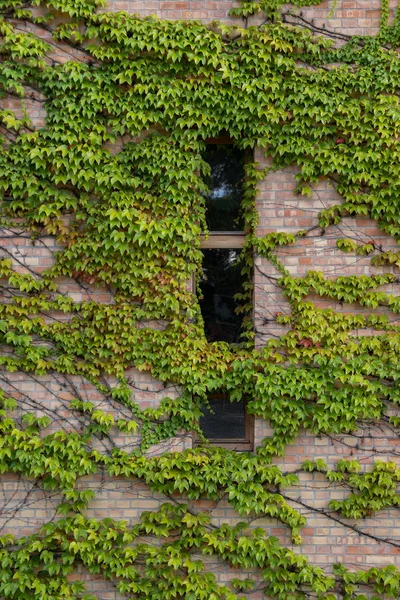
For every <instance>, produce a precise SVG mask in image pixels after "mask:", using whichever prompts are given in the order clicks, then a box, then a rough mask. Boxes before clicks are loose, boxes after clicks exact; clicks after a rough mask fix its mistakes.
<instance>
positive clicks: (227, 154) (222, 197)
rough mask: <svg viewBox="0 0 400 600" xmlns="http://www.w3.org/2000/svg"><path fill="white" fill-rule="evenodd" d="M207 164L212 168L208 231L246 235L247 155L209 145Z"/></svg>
mask: <svg viewBox="0 0 400 600" xmlns="http://www.w3.org/2000/svg"><path fill="white" fill-rule="evenodd" d="M204 160H205V161H206V162H208V163H209V164H210V166H211V176H210V177H209V178H208V179H207V180H206V184H207V185H208V187H209V192H208V194H207V196H206V220H207V227H208V229H209V231H243V228H244V226H243V219H242V218H241V216H240V205H241V202H242V198H243V180H244V152H243V151H242V150H238V149H237V148H234V147H233V146H230V145H225V146H217V145H215V144H208V145H207V149H206V152H205V155H204Z"/></svg>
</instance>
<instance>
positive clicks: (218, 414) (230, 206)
mask: <svg viewBox="0 0 400 600" xmlns="http://www.w3.org/2000/svg"><path fill="white" fill-rule="evenodd" d="M204 159H205V160H206V161H207V162H208V163H209V165H210V167H211V174H210V176H209V178H208V180H207V181H206V183H207V186H208V189H209V191H208V194H207V196H206V221H207V226H208V230H209V236H208V237H207V238H205V237H203V238H202V244H201V247H202V252H203V276H202V279H201V281H200V282H199V288H200V291H201V297H200V308H201V312H202V316H203V320H204V328H205V334H206V337H207V340H208V341H209V342H216V341H224V342H228V343H238V342H239V339H240V332H241V327H242V322H243V316H244V315H243V313H238V312H237V311H236V308H237V307H238V303H237V301H236V300H235V295H236V294H238V293H240V292H242V289H243V288H242V286H243V283H244V281H243V277H242V275H241V270H242V265H241V264H240V261H239V256H240V252H241V249H242V248H243V245H244V241H245V234H244V222H243V217H242V211H241V205H242V200H243V189H244V188H243V184H244V178H245V152H244V151H242V150H240V149H238V148H236V147H234V146H233V144H232V143H223V144H221V143H219V141H218V140H216V143H209V144H207V147H206V152H205V155H204ZM208 401H209V409H206V410H205V411H204V414H203V416H202V417H201V419H200V427H201V429H202V431H203V433H204V435H205V437H207V438H208V440H209V441H210V443H212V444H215V445H218V446H224V447H228V448H231V449H234V450H252V437H253V421H252V418H251V417H250V416H249V415H247V414H246V406H245V401H240V402H230V401H229V398H228V395H227V394H226V393H224V392H221V393H219V394H213V395H211V396H210V397H209V398H208Z"/></svg>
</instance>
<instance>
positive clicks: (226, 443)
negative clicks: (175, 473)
mask: <svg viewBox="0 0 400 600" xmlns="http://www.w3.org/2000/svg"><path fill="white" fill-rule="evenodd" d="M218 398H220V399H221V400H223V399H226V400H227V401H228V402H229V396H228V394H212V395H210V398H209V399H210V400H216V399H218ZM246 404H247V402H246V401H244V438H207V441H208V443H209V444H210V446H219V447H220V448H226V449H227V450H234V451H236V452H252V451H253V450H254V417H253V415H249V413H248V412H247V410H246ZM199 444H200V441H199V438H198V437H197V435H195V437H194V446H195V447H196V446H198V445H199Z"/></svg>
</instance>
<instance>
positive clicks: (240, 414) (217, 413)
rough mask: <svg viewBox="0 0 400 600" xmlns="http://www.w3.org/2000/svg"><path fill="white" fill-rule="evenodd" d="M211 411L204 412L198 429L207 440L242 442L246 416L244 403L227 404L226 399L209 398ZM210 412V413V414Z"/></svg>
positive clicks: (244, 433)
mask: <svg viewBox="0 0 400 600" xmlns="http://www.w3.org/2000/svg"><path fill="white" fill-rule="evenodd" d="M209 404H210V408H211V410H205V411H204V416H203V417H201V418H200V427H201V429H202V431H203V433H204V435H205V437H206V438H208V439H209V440H229V439H235V440H244V439H245V437H246V424H245V421H246V416H245V408H244V402H243V401H241V402H233V403H231V402H229V400H228V399H227V398H223V397H222V398H221V397H218V398H209ZM211 411H212V412H211Z"/></svg>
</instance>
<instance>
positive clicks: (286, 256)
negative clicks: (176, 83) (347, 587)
mask: <svg viewBox="0 0 400 600" xmlns="http://www.w3.org/2000/svg"><path fill="white" fill-rule="evenodd" d="M232 5H233V3H232V2H230V1H227V0H220V1H209V0H186V1H183V0H182V1H172V0H131V1H129V0H126V1H119V0H112V1H110V2H109V6H108V8H109V9H111V10H126V11H128V12H136V13H138V14H139V15H141V16H146V15H149V14H156V15H158V16H159V17H161V18H164V19H181V18H183V19H201V20H203V21H205V22H208V21H211V20H213V19H220V20H223V21H225V22H231V23H234V22H235V23H236V22H237V21H236V20H235V21H234V20H233V19H232V18H230V17H229V16H228V11H229V9H230V8H231V6H232ZM301 13H302V14H301V18H304V19H306V20H309V21H311V20H314V24H316V25H318V26H321V27H322V24H323V23H326V27H327V28H329V29H331V30H333V31H338V32H341V33H344V34H346V33H351V34H354V33H362V34H366V33H374V32H375V31H376V28H377V26H378V22H379V16H380V11H379V2H378V1H377V0H338V2H337V4H336V6H335V5H334V4H333V2H332V0H330V1H329V2H324V3H323V4H321V5H320V6H318V7H316V8H306V9H303V10H302V11H301ZM299 15H300V11H299ZM391 18H393V8H391ZM63 56H64V59H66V57H65V55H63V54H62V53H61V54H60V57H61V58H62V57H63ZM9 105H10V106H11V107H13V108H17V107H16V104H15V103H14V102H13V101H9ZM28 108H29V109H30V112H31V115H32V116H33V118H34V120H35V123H36V125H37V126H38V127H40V126H41V125H42V124H43V119H44V113H43V110H42V109H41V107H40V105H39V106H38V104H37V103H35V102H32V104H31V106H28ZM256 158H257V160H259V161H260V163H261V164H262V165H263V166H264V165H265V164H266V159H265V158H264V157H263V155H262V153H261V152H260V151H257V154H256ZM295 173H296V169H295V168H291V169H287V170H285V171H281V172H277V173H270V174H269V175H268V177H266V179H265V180H264V181H262V182H261V183H260V185H259V195H258V200H257V203H258V210H259V217H260V220H259V229H258V233H259V235H260V236H261V235H265V234H266V233H269V232H271V231H286V232H296V231H298V230H299V229H310V233H309V235H307V236H306V237H305V238H302V239H301V240H300V241H299V242H298V243H296V244H293V245H291V246H287V247H284V248H282V249H281V250H280V251H279V257H280V259H281V260H282V262H283V264H284V265H285V266H286V267H287V268H288V270H289V271H290V273H291V274H293V275H296V276H303V275H304V274H305V273H307V271H308V270H309V269H314V270H320V271H323V273H324V274H325V275H326V276H329V277H337V276H338V275H346V274H348V275H351V274H366V275H370V274H374V273H377V272H385V271H386V272H387V270H388V268H374V267H372V266H371V265H370V257H360V256H355V255H351V254H344V253H343V252H341V251H339V250H338V249H337V248H336V240H337V239H338V238H342V237H350V238H352V239H356V240H358V241H359V242H361V243H368V242H369V241H370V240H371V239H373V240H375V241H376V242H378V243H379V244H380V245H381V246H382V247H383V248H384V249H385V250H389V249H393V248H394V247H396V243H395V241H394V240H393V239H392V238H390V237H389V236H387V235H384V234H383V233H382V232H380V231H379V229H378V228H377V226H376V224H375V223H374V222H370V221H369V220H367V219H345V220H344V221H343V222H342V223H341V224H340V225H339V226H337V227H331V228H329V230H328V231H327V232H326V234H325V235H324V236H321V235H320V233H319V231H318V230H317V229H313V227H314V226H316V225H317V223H318V220H317V217H318V212H319V211H320V210H321V209H323V208H327V207H329V206H331V205H333V204H335V203H337V202H338V196H337V194H336V192H335V190H334V189H333V188H332V187H331V185H330V184H329V182H327V181H321V182H319V184H318V185H316V186H315V187H314V189H313V194H312V196H311V197H310V198H305V197H302V196H298V195H295V193H294V187H295V184H294V175H295ZM0 247H2V249H3V253H4V254H5V255H6V256H9V257H12V258H13V260H14V262H15V265H16V268H17V269H18V270H20V271H22V272H24V271H26V270H29V269H31V270H33V271H37V272H40V271H42V270H43V269H45V268H48V267H49V266H50V265H51V264H52V262H53V260H54V252H55V251H56V250H57V247H56V246H55V243H54V240H53V239H52V238H50V237H49V238H44V239H40V240H39V241H36V242H35V244H33V243H32V241H31V240H30V239H29V238H27V237H22V236H21V235H20V232H16V231H9V230H4V231H3V232H2V235H1V236H0ZM254 277H255V297H254V303H255V323H256V328H257V331H258V339H257V343H258V345H260V346H262V345H263V343H265V341H266V340H267V339H268V338H270V337H271V336H277V335H280V334H282V333H284V331H285V328H284V327H283V326H279V325H278V324H277V323H276V321H275V317H276V313H277V312H281V313H283V314H286V313H289V306H288V304H287V302H286V301H285V299H284V298H283V296H282V292H281V289H280V288H279V287H278V286H277V285H276V277H277V273H276V270H275V268H274V267H273V266H272V265H271V264H270V263H269V262H268V261H266V260H265V259H262V258H257V259H256V270H255V275H254ZM60 283H61V284H62V290H63V291H64V292H65V293H67V294H69V295H70V296H71V297H73V298H74V299H75V300H84V299H93V300H96V301H99V302H108V301H110V295H109V293H108V292H107V291H106V290H98V289H90V287H89V288H88V287H87V286H86V287H85V289H83V288H82V287H80V286H79V285H77V284H76V282H73V281H70V280H63V281H62V282H60ZM387 291H390V292H391V293H394V294H398V293H399V292H400V286H398V285H393V286H392V287H390V288H389V287H388V288H387ZM315 300H316V301H317V304H318V305H319V306H322V307H327V306H331V307H332V308H334V309H335V310H338V311H344V312H355V311H361V308H360V307H358V306H353V305H349V306H347V305H343V304H338V303H328V302H327V301H326V300H323V299H315ZM381 310H382V309H378V310H377V311H376V312H380V311H381ZM392 317H393V320H396V318H397V317H395V316H394V315H392ZM397 319H398V318H397ZM364 333H365V332H362V331H358V332H355V335H363V334H364ZM130 376H131V380H132V392H133V397H134V398H135V400H136V401H138V402H139V404H140V405H141V406H142V408H146V407H149V406H152V407H155V406H157V404H158V403H159V401H160V400H161V398H162V397H164V396H167V395H169V396H171V395H173V394H176V393H178V390H174V389H168V388H167V389H165V388H164V386H163V385H162V383H161V382H157V381H155V380H154V379H152V378H151V377H150V376H149V375H148V374H146V373H139V372H137V371H135V370H133V369H132V372H131V373H130ZM73 383H74V385H75V386H76V387H77V388H78V389H79V391H80V392H81V394H82V395H83V396H84V397H85V398H86V399H88V400H91V401H93V402H95V403H99V404H101V402H102V398H101V397H99V396H98V395H96V394H97V392H96V390H94V389H93V388H92V386H90V385H88V384H87V382H85V381H83V380H75V381H74V382H73ZM9 385H10V386H11V387H10V389H12V391H13V394H14V395H15V394H16V393H17V394H19V399H20V402H21V406H22V407H24V408H27V407H28V406H29V402H30V403H31V404H32V402H33V404H34V409H35V410H37V411H38V412H39V413H40V412H41V411H42V413H43V414H45V412H46V408H48V407H49V406H50V407H51V408H53V409H54V408H55V409H56V410H57V411H58V415H59V421H58V422H57V423H56V426H57V427H62V428H64V429H66V430H69V429H71V428H73V427H78V426H79V423H78V422H77V421H76V420H75V418H73V417H72V415H71V413H70V412H69V410H68V401H69V400H70V399H71V398H72V397H74V395H73V391H72V390H71V387H70V384H69V383H68V382H66V381H64V380H63V379H62V378H59V379H58V380H57V379H52V380H51V381H49V380H46V379H45V378H28V377H27V376H22V375H21V374H15V375H13V377H12V378H11V383H10V384H9ZM31 410H32V408H31ZM107 410H109V411H110V412H112V411H116V414H117V412H118V410H119V409H117V408H116V407H107ZM122 416H123V415H122ZM268 434H270V428H269V426H268V424H267V423H265V422H263V421H261V420H260V419H256V421H255V440H256V444H257V443H260V442H261V440H262V439H263V437H265V436H266V435H268ZM358 436H359V437H358V438H356V437H354V436H345V435H338V436H332V437H328V436H324V435H321V436H314V435H310V433H309V432H303V433H302V434H301V435H300V437H299V438H298V440H297V441H296V443H295V444H293V445H292V446H290V447H289V448H288V449H287V452H286V457H285V459H284V460H276V461H275V462H276V463H277V464H279V465H280V466H282V468H283V469H284V470H288V471H290V470H294V469H297V468H298V467H299V465H300V464H301V463H302V462H303V461H304V460H306V459H315V458H325V459H326V461H327V463H328V465H329V466H331V467H334V465H335V464H336V462H337V461H338V460H339V459H341V458H352V459H353V458H357V459H359V460H360V461H361V463H362V465H363V468H365V469H367V468H370V467H371V465H372V463H373V462H374V461H375V460H376V459H377V458H379V459H380V460H396V456H395V453H396V450H397V452H398V450H399V445H400V441H399V439H398V438H396V437H395V435H394V433H393V432H392V431H391V430H390V429H382V428H380V429H379V430H378V429H375V428H373V427H371V426H365V427H364V428H363V429H361V430H360V431H359V432H358ZM114 441H115V442H116V443H117V444H118V445H120V446H121V447H125V445H126V444H128V443H129V444H133V445H134V444H135V443H136V442H135V440H132V439H130V440H127V439H125V438H119V439H118V438H115V440H114ZM190 444H191V439H190V438H188V437H185V436H181V437H180V436H178V437H177V438H175V439H174V440H173V441H172V442H171V445H170V449H174V450H180V449H183V448H185V447H190ZM166 449H167V448H166V446H165V445H161V446H160V447H155V448H151V449H150V451H149V453H150V454H156V453H160V452H162V451H164V450H166ZM397 460H398V459H397ZM81 483H82V485H85V486H89V487H93V488H96V489H98V490H99V493H98V495H97V497H96V499H95V500H94V501H93V502H92V503H91V506H90V509H89V510H88V511H87V512H88V515H89V516H93V517H96V518H103V517H105V516H110V517H114V518H116V519H127V520H128V521H131V522H134V521H135V520H136V519H137V518H138V516H139V515H140V513H141V512H142V511H143V510H149V509H157V508H158V507H159V505H160V503H162V502H164V501H165V500H166V498H165V497H163V496H162V495H161V494H159V495H156V494H152V493H151V492H150V491H149V489H148V488H147V487H146V486H144V485H143V483H141V482H138V481H127V480H122V479H118V478H109V477H106V476H100V475H99V476H96V477H94V476H93V477H91V478H86V479H85V480H84V481H82V482H81ZM287 495H288V496H290V497H291V498H292V502H293V506H295V507H296V508H297V509H298V510H300V512H302V513H304V514H305V515H306V516H307V520H308V524H307V526H306V527H305V528H304V530H303V537H304V543H303V545H302V546H300V547H298V548H295V551H296V552H300V553H304V554H305V555H307V556H308V557H309V558H310V560H311V562H312V563H314V564H318V565H320V566H322V567H327V568H329V567H330V566H331V565H332V563H334V562H340V561H343V562H345V563H346V565H347V566H349V567H350V568H351V567H356V566H363V567H369V566H372V565H377V566H380V565H384V564H391V563H394V564H397V565H398V566H399V567H400V549H399V548H396V547H395V546H393V545H390V544H381V543H378V542H376V541H375V540H374V539H372V538H368V537H365V536H359V535H358V534H356V533H355V532H354V531H353V530H352V529H351V528H349V527H347V526H346V523H348V524H349V525H352V524H353V522H352V521H350V520H348V521H346V520H345V519H341V522H333V521H332V520H330V519H328V518H327V517H325V516H324V515H322V514H320V513H319V512H318V511H319V509H321V508H326V507H327V505H328V502H329V500H330V499H333V498H335V499H336V498H337V499H339V498H343V497H344V492H343V491H342V490H341V489H340V488H338V487H337V486H336V487H335V486H334V485H328V484H327V481H326V479H325V478H324V477H323V476H321V475H319V474H302V475H301V484H300V486H299V487H297V488H295V489H293V490H289V491H288V492H287ZM299 497H301V500H302V501H303V502H304V503H305V504H306V505H307V506H301V505H299V504H298V502H297V499H298V498H299ZM26 499H28V501H27V502H26V501H25V500H26ZM58 500H59V498H58V496H57V495H55V496H54V497H51V496H49V495H45V494H44V493H43V492H42V491H41V490H38V489H36V488H35V486H34V485H33V482H29V481H25V480H23V479H22V478H19V477H16V476H12V475H5V476H3V477H2V482H1V484H0V509H1V512H0V526H1V527H2V528H3V531H4V532H6V531H10V532H13V533H18V534H19V535H24V534H26V533H29V532H32V531H35V530H37V528H38V526H39V525H41V524H43V523H45V522H47V521H49V520H50V519H52V518H54V515H55V509H56V504H57V501H58ZM197 508H198V509H202V510H208V511H209V512H210V515H211V517H212V521H213V522H214V523H215V524H217V525H218V524H221V523H223V522H234V521H235V520H237V515H236V514H235V513H234V512H233V511H232V509H231V508H230V507H229V505H228V504H226V503H219V504H218V505H215V504H214V503H210V502H208V501H200V502H199V503H198V505H197ZM241 520H242V519H241ZM254 524H255V525H257V526H262V527H264V528H265V530H266V531H267V533H268V534H271V535H275V536H277V537H278V538H279V539H280V540H281V542H282V543H283V544H285V545H286V546H288V547H292V546H291V542H290V536H289V531H288V529H287V528H285V527H284V526H282V525H281V524H280V523H278V522H273V521H272V520H259V521H256V522H255V523H254ZM357 524H358V526H359V528H360V529H361V530H362V531H364V532H366V533H368V534H371V535H372V536H374V535H375V536H378V537H386V536H388V535H390V537H391V538H392V539H397V540H398V542H399V544H400V524H399V521H398V518H397V515H396V514H395V511H386V512H380V513H379V515H378V516H375V517H371V518H367V519H365V520H360V521H358V522H357ZM209 568H210V569H213V570H214V571H215V572H216V574H217V577H218V578H219V580H220V581H221V582H223V581H226V580H227V579H229V578H231V577H232V576H234V575H235V574H234V573H232V571H231V570H230V569H229V568H228V567H226V566H224V565H220V564H219V565H217V564H210V565H209ZM90 587H91V589H92V590H93V591H94V592H96V593H97V594H98V597H99V598H100V599H101V600H107V599H110V600H111V599H112V600H117V599H118V598H119V596H118V595H117V594H116V592H115V590H114V589H113V587H112V586H111V585H110V584H105V583H104V582H103V581H101V580H99V579H96V578H94V579H93V578H92V579H91V583H90ZM249 597H251V598H253V599H254V600H257V597H256V596H255V595H254V594H252V595H251V596H249Z"/></svg>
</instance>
